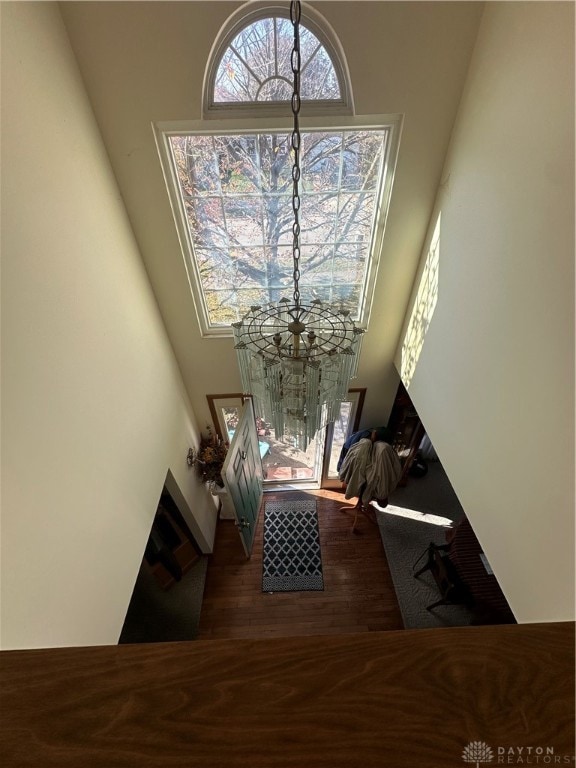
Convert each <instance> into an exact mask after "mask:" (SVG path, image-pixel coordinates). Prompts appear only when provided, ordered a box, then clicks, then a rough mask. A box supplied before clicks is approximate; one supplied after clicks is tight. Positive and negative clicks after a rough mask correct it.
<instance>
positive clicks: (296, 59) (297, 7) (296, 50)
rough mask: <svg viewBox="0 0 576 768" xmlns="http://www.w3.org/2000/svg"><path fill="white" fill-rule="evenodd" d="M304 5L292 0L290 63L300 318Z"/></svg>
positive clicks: (294, 231)
mask: <svg viewBox="0 0 576 768" xmlns="http://www.w3.org/2000/svg"><path fill="white" fill-rule="evenodd" d="M301 13H302V7H301V3H300V0H291V2H290V21H291V22H292V26H293V28H294V47H293V49H292V56H291V59H290V64H291V68H292V73H293V75H294V87H293V92H292V115H293V116H294V127H293V129H292V136H291V141H290V143H291V146H292V152H293V156H294V160H293V164H292V210H293V212H294V222H293V224H292V260H293V266H294V272H293V279H294V305H295V308H296V317H294V319H295V320H296V319H300V318H299V317H298V315H299V314H300V288H299V281H300V202H301V199H300V145H301V136H300V117H299V115H300V68H301V57H300V16H301Z"/></svg>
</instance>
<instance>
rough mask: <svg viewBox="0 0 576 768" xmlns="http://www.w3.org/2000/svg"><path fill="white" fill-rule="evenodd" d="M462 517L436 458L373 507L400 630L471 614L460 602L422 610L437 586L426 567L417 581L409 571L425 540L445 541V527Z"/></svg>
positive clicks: (458, 620)
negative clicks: (382, 505)
mask: <svg viewBox="0 0 576 768" xmlns="http://www.w3.org/2000/svg"><path fill="white" fill-rule="evenodd" d="M463 516H464V510H463V509H462V506H461V505H460V502H459V501H458V497H457V496H456V494H455V493H454V489H453V488H452V485H451V484H450V481H449V480H448V477H447V476H446V473H445V472H444V469H443V468H442V465H441V464H440V462H430V464H429V468H428V472H427V474H426V475H425V476H424V477H421V478H410V480H409V482H408V485H407V486H406V487H405V488H397V489H396V491H394V493H393V494H392V495H391V496H390V503H389V505H388V507H386V508H385V509H384V510H378V509H376V518H377V520H378V527H379V528H380V535H381V537H382V543H383V545H384V550H385V552H386V558H387V560H388V565H389V566H390V572H391V574H392V581H393V582H394V588H395V591H396V595H397V597H398V603H399V605H400V612H401V613H402V619H403V621H404V626H405V628H406V629H424V628H430V627H446V626H454V627H457V626H466V625H468V624H470V622H471V620H472V613H471V612H470V610H469V609H468V608H466V606H464V605H442V606H438V608H435V609H433V610H432V611H427V610H426V606H427V605H430V604H431V603H434V602H435V601H436V600H438V599H439V597H440V595H439V592H438V587H437V586H436V582H435V581H434V577H433V576H432V574H431V573H430V571H427V572H426V573H423V574H422V576H420V577H418V578H417V579H416V578H414V575H413V574H414V571H415V570H418V568H419V567H421V566H422V565H424V563H425V562H426V554H425V553H426V550H427V548H428V545H429V544H430V542H434V543H435V544H445V543H446V531H447V529H448V528H449V527H450V526H451V525H452V523H453V522H456V521H458V520H460V519H461V518H462V517H463ZM419 558H421V559H420V561H419V564H418V567H417V568H414V565H415V564H416V562H417V561H418V560H419Z"/></svg>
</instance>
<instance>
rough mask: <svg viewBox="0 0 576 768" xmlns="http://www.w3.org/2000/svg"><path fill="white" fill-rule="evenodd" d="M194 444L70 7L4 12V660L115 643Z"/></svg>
mask: <svg viewBox="0 0 576 768" xmlns="http://www.w3.org/2000/svg"><path fill="white" fill-rule="evenodd" d="M197 440H198V430H197V427H196V424H195V420H194V415H193V413H192V411H191V408H190V406H189V403H188V401H187V397H186V395H185V393H184V387H183V384H182V381H181V378H180V374H179V370H178V367H177V365H176V362H175V359H174V356H173V353H172V349H171V347H170V344H169V342H168V340H167V336H166V333H165V330H164V326H163V324H162V322H161V319H160V315H159V312H158V309H157V306H156V303H155V300H154V297H153V295H152V291H151V289H150V285H149V282H148V279H147V276H146V272H145V270H144V267H143V264H142V261H141V259H140V254H139V251H138V248H137V245H136V243H135V240H134V236H133V233H132V230H131V228H130V225H129V222H128V219H127V216H126V213H125V210H124V206H123V202H122V198H121V196H120V193H119V190H118V187H117V185H116V181H115V178H114V176H113V174H112V171H111V168H110V164H109V161H108V157H107V155H106V152H105V150H104V147H103V144H102V141H101V137H100V134H99V131H98V128H97V126H96V123H95V120H94V116H93V114H92V109H91V106H90V103H89V101H88V98H87V96H86V93H85V90H84V87H83V83H82V80H81V77H80V74H79V71H78V69H77V66H76V61H75V58H74V56H73V53H72V51H71V48H70V45H69V41H68V37H67V35H66V32H65V29H64V26H63V23H62V20H61V17H60V12H59V9H58V6H57V5H55V4H52V3H2V645H3V647H4V648H16V647H48V646H60V645H83V644H87V645H94V644H103V643H115V642H117V639H118V636H119V633H120V630H121V627H122V623H123V619H124V616H125V612H126V609H127V606H128V603H129V600H130V596H131V592H132V588H133V585H134V581H135V578H136V574H137V571H138V567H139V564H140V561H141V558H142V555H143V551H144V547H145V543H146V539H147V537H148V533H149V530H150V526H151V523H152V519H153V516H154V512H155V509H156V504H157V501H158V499H159V496H160V493H161V490H162V486H163V482H164V479H165V477H166V474H167V472H168V470H169V469H170V471H171V473H172V475H173V476H174V478H175V480H176V482H177V484H178V487H179V489H180V491H181V492H182V498H183V499H184V501H185V503H186V505H187V507H188V508H187V509H186V510H185V512H186V513H187V517H188V520H189V522H190V524H191V526H192V528H193V529H194V533H195V534H196V536H197V538H198V541H199V543H200V544H201V546H203V547H204V549H205V550H208V549H209V548H210V546H211V542H212V540H213V536H214V530H215V524H216V513H215V509H214V505H213V503H212V500H211V498H210V497H209V496H208V495H207V494H206V492H205V489H204V488H203V487H202V486H200V485H199V483H198V481H197V479H196V477H195V475H194V472H193V471H192V470H190V469H189V468H188V467H187V465H186V460H185V459H186V452H187V450H188V447H189V446H190V445H193V444H197Z"/></svg>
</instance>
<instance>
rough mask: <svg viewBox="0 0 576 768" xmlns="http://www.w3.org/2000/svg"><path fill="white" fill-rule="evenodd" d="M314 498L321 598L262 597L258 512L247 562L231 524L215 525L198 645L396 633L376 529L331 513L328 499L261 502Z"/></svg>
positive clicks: (335, 501) (337, 496)
mask: <svg viewBox="0 0 576 768" xmlns="http://www.w3.org/2000/svg"><path fill="white" fill-rule="evenodd" d="M309 496H314V497H315V498H316V501H317V509H318V522H319V528H320V543H321V548H322V566H323V573H324V591H322V592H286V593H280V592H276V593H274V594H268V593H263V592H262V539H263V522H264V509H263V508H262V509H261V511H260V517H259V520H258V527H257V531H256V539H255V543H254V550H253V553H252V557H251V559H250V560H248V559H247V558H246V555H245V554H244V550H243V549H242V545H241V543H240V539H239V536H238V532H237V530H236V527H235V525H234V523H233V522H232V521H230V520H220V521H219V523H218V529H217V532H216V541H215V546H214V553H213V555H211V557H210V562H209V565H208V574H207V578H206V586H205V590H204V602H203V604H202V613H201V617H200V631H199V635H198V639H201V640H206V639H211V638H233V637H238V638H264V637H271V636H272V637H291V636H303V635H328V634H332V635H333V634H343V633H350V632H371V631H377V630H380V631H381V630H393V629H402V627H403V624H402V618H401V615H400V610H399V608H398V602H397V600H396V594H395V592H394V587H393V585H392V579H391V576H390V572H389V570H388V563H387V562H386V556H385V554H384V548H383V546H382V541H381V539H380V533H379V531H378V528H377V526H376V525H373V524H372V523H370V522H369V521H368V520H367V519H366V518H364V517H361V518H360V520H359V523H358V526H357V529H358V531H359V532H358V533H357V534H354V533H352V518H351V517H349V516H348V515H346V514H344V513H342V512H338V508H339V507H341V506H343V505H345V504H347V503H350V506H351V507H352V506H353V504H354V501H355V500H352V501H351V502H346V500H345V499H344V496H343V494H341V493H337V492H332V491H305V492H286V493H266V494H265V495H264V502H263V504H265V503H266V501H281V500H288V499H290V498H293V499H296V498H306V497H309Z"/></svg>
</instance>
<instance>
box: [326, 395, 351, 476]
mask: <svg viewBox="0 0 576 768" xmlns="http://www.w3.org/2000/svg"><path fill="white" fill-rule="evenodd" d="M352 405H353V403H352V401H350V400H348V401H346V402H343V403H342V405H341V407H340V415H339V416H338V418H337V419H336V421H335V422H334V432H333V434H332V446H331V450H330V464H329V465H328V478H330V479H337V478H338V470H337V469H336V466H337V464H338V459H339V458H340V452H341V451H342V446H343V445H344V443H345V441H346V438H347V436H348V427H349V424H350V414H351V413H352Z"/></svg>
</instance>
